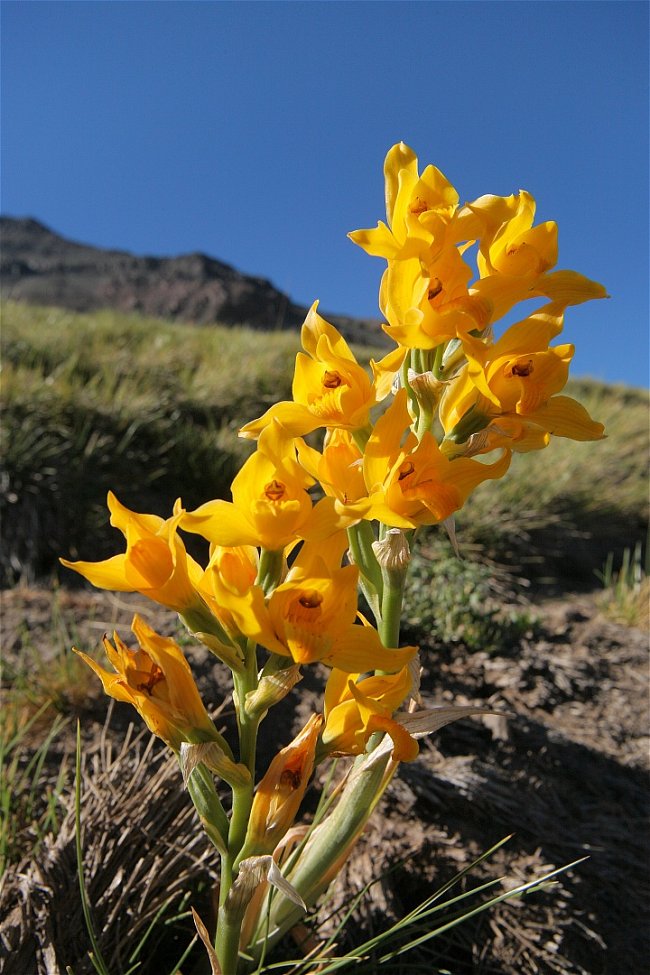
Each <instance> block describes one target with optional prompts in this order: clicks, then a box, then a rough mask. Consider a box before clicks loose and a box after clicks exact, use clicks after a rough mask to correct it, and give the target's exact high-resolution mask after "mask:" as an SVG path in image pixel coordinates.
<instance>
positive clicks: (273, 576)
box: [255, 548, 284, 596]
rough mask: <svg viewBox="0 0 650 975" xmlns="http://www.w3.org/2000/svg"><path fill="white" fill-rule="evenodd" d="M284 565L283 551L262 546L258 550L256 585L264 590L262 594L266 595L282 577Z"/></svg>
mask: <svg viewBox="0 0 650 975" xmlns="http://www.w3.org/2000/svg"><path fill="white" fill-rule="evenodd" d="M283 567H284V551H283V550H282V549H281V548H279V549H270V548H263V549H261V551H260V564H259V568H258V570H257V579H256V580H255V581H256V583H257V585H258V586H261V587H262V589H263V590H264V595H265V596H268V594H269V593H270V592H272V591H273V590H274V589H275V587H276V586H277V584H278V583H279V581H280V579H281V578H282V569H283Z"/></svg>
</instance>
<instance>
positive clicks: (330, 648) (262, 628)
mask: <svg viewBox="0 0 650 975" xmlns="http://www.w3.org/2000/svg"><path fill="white" fill-rule="evenodd" d="M346 548H347V537H346V534H345V532H339V533H337V534H335V535H332V536H331V537H330V538H328V539H326V540H323V541H320V542H318V543H309V542H305V543H304V544H303V546H302V548H301V550H300V552H299V553H298V555H297V557H296V559H295V561H294V563H293V565H292V566H291V568H290V570H289V572H288V573H287V577H286V579H285V580H284V582H281V583H280V585H279V586H277V588H275V589H274V590H273V592H272V593H271V595H270V596H269V597H268V599H267V600H264V599H263V594H262V590H261V588H260V587H259V586H254V587H252V588H251V589H249V590H248V591H247V592H246V593H242V594H239V595H238V594H235V593H234V592H232V591H226V590H225V588H224V589H222V590H221V592H220V600H221V605H222V606H223V607H224V608H226V609H227V610H228V611H229V612H230V613H231V614H232V617H233V619H234V620H235V623H236V625H237V626H238V627H239V629H240V630H241V632H242V633H244V634H246V635H247V636H248V637H249V638H251V639H253V640H255V641H256V642H257V643H259V644H261V645H262V646H264V647H266V649H267V650H270V651H271V652H272V653H277V654H280V655H281V656H283V657H291V658H292V659H293V660H294V661H295V663H298V664H309V663H314V662H316V661H321V662H322V663H324V664H326V665H327V666H329V667H337V668H339V669H340V670H345V671H347V672H349V673H353V672H354V673H356V672H363V671H369V670H386V671H394V670H397V669H399V668H400V667H402V666H404V664H405V663H407V662H408V661H409V660H410V659H411V658H412V657H413V656H414V654H415V648H413V647H406V648H403V649H400V650H397V649H387V648H386V647H384V646H383V644H382V642H381V640H380V638H379V634H378V633H377V631H376V630H375V629H374V628H373V627H371V626H369V625H359V624H357V623H355V620H356V618H357V599H358V593H357V584H358V579H359V570H358V568H357V567H356V566H354V565H345V566H341V558H342V556H343V553H344V551H345V549H346Z"/></svg>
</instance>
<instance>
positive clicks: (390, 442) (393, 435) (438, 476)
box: [363, 389, 511, 529]
mask: <svg viewBox="0 0 650 975" xmlns="http://www.w3.org/2000/svg"><path fill="white" fill-rule="evenodd" d="M411 422H412V421H411V417H410V415H409V412H408V409H407V396H406V390H404V389H401V390H400V391H399V393H398V394H397V396H396V397H395V400H394V402H393V404H392V405H391V406H390V407H389V409H388V410H386V412H385V413H384V415H383V416H382V417H380V418H379V420H378V421H377V424H376V426H375V429H374V431H373V434H372V436H371V437H370V440H369V441H368V444H367V446H366V450H365V454H364V461H363V471H364V478H365V481H366V486H367V489H368V494H369V497H370V501H371V505H370V508H369V510H368V512H367V514H366V515H365V516H364V517H365V518H367V519H377V520H378V521H381V522H383V524H385V525H390V526H391V527H393V528H404V529H408V528H416V527H417V526H418V525H433V524H437V523H438V522H441V521H444V520H445V518H448V517H449V516H450V515H452V514H453V513H454V511H457V510H458V509H459V508H461V507H462V506H463V505H464V503H465V501H466V500H467V498H468V497H469V495H470V493H471V492H472V491H473V490H474V489H475V488H476V487H477V486H478V485H479V484H480V483H482V482H483V481H485V480H487V479H490V478H498V477H503V475H504V474H505V472H506V471H507V469H508V467H509V465H510V459H511V454H510V451H507V450H505V451H503V453H502V456H501V457H500V458H499V459H498V460H497V461H495V463H493V464H483V463H481V462H479V461H475V460H471V459H470V458H468V457H459V458H457V459H450V458H448V457H446V456H445V454H444V453H442V451H441V450H440V447H439V446H438V444H437V442H436V440H435V438H434V437H433V436H432V434H430V433H425V435H424V436H423V437H422V439H421V440H420V442H419V443H418V441H417V438H416V436H415V434H414V433H412V432H411V431H410V426H411ZM405 431H409V432H408V433H407V436H406V440H405V441H404V443H402V440H403V437H404V433H405Z"/></svg>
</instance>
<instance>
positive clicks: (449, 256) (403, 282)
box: [379, 245, 491, 349]
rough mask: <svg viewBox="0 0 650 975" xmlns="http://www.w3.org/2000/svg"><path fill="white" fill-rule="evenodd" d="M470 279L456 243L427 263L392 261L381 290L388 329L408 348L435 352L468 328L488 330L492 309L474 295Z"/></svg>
mask: <svg viewBox="0 0 650 975" xmlns="http://www.w3.org/2000/svg"><path fill="white" fill-rule="evenodd" d="M471 276H472V272H471V269H470V268H469V267H468V265H467V264H466V263H465V261H464V260H463V258H462V252H461V249H460V248H458V247H455V246H454V245H451V246H448V247H445V248H444V250H443V251H441V253H440V254H439V256H438V258H437V259H436V260H435V261H434V262H432V263H431V264H429V265H424V264H423V263H422V262H421V261H420V260H419V259H417V258H411V259H408V260H401V261H389V262H388V267H387V269H386V271H385V272H384V275H383V277H382V281H381V288H380V292H379V305H380V308H381V310H382V312H383V314H384V316H385V318H386V322H387V324H386V325H384V326H383V329H384V331H385V332H386V334H387V335H389V336H390V337H391V338H392V339H393V340H394V341H395V342H398V343H399V344H400V345H401V346H405V347H406V348H412V349H413V348H415V349H433V348H435V347H436V346H437V345H440V343H441V342H445V341H448V340H449V339H452V338H456V336H457V335H459V334H461V333H463V332H466V331H469V330H470V329H476V328H478V329H482V328H485V326H486V325H487V324H488V321H489V313H488V312H489V309H490V307H491V306H490V305H489V304H488V303H487V302H486V301H485V300H484V299H483V298H482V297H481V296H480V295H472V294H470V292H469V290H468V287H467V284H468V281H469V279H470V278H471Z"/></svg>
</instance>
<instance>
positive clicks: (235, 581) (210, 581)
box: [198, 545, 264, 641]
mask: <svg viewBox="0 0 650 975" xmlns="http://www.w3.org/2000/svg"><path fill="white" fill-rule="evenodd" d="M258 562H259V559H258V553H257V549H256V548H254V547H253V546H251V545H242V546H236V547H232V548H226V547H225V546H222V545H213V546H212V547H211V550H210V561H209V563H208V566H207V568H206V570H205V572H204V574H203V576H202V578H201V580H200V582H199V585H198V589H199V592H200V594H201V596H202V598H203V599H204V601H205V603H206V605H207V606H208V608H209V610H210V612H211V613H212V615H213V616H214V617H215V618H216V619H217V620H218V621H219V623H220V624H221V626H222V627H223V629H224V630H225V631H226V633H227V634H228V636H229V637H230V638H231V639H232V640H233V641H237V640H238V639H239V638H240V637H241V636H242V633H241V631H240V629H239V627H238V626H237V623H236V621H235V620H234V618H233V616H232V613H230V612H229V610H228V608H227V602H228V600H227V598H224V593H230V594H233V593H234V594H235V596H236V597H238V598H242V597H245V596H246V594H247V593H248V592H250V591H252V590H253V589H254V586H255V580H256V578H257V571H258ZM257 588H259V587H257ZM259 598H262V599H263V598H264V597H263V594H262V592H261V590H260V594H259Z"/></svg>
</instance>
